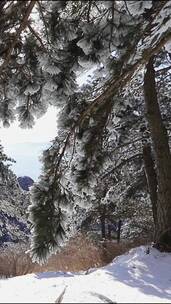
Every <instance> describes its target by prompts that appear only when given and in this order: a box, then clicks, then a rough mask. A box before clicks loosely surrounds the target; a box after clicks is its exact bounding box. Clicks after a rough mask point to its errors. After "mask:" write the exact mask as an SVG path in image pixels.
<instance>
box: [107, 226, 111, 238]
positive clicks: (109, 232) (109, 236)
mask: <svg viewBox="0 0 171 304" xmlns="http://www.w3.org/2000/svg"><path fill="white" fill-rule="evenodd" d="M107 237H108V240H111V238H112V231H111V224H108V234H107Z"/></svg>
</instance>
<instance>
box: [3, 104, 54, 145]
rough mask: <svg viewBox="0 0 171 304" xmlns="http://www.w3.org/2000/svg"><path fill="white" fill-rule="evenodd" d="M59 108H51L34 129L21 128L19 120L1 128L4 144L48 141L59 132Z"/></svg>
mask: <svg viewBox="0 0 171 304" xmlns="http://www.w3.org/2000/svg"><path fill="white" fill-rule="evenodd" d="M56 115H57V110H56V109H55V108H52V107H51V108H49V109H48V111H47V113H46V114H45V115H44V116H43V117H41V118H39V119H38V120H37V122H36V124H35V125H34V126H33V128H32V129H21V128H20V127H19V123H18V122H14V123H13V124H12V125H11V126H10V127H9V128H3V127H1V129H0V140H1V142H2V145H3V146H8V145H10V144H14V143H15V144H16V143H22V142H30V143H32V142H48V141H50V140H52V139H53V138H54V137H55V136H56V133H57V127H56Z"/></svg>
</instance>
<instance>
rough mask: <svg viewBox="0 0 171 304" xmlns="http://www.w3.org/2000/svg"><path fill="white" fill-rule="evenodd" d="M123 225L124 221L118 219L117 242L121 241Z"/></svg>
mask: <svg viewBox="0 0 171 304" xmlns="http://www.w3.org/2000/svg"><path fill="white" fill-rule="evenodd" d="M121 226H122V221H121V220H119V221H118V230H117V243H118V244H119V243H120V239H121Z"/></svg>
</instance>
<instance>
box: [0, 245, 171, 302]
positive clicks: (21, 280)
mask: <svg viewBox="0 0 171 304" xmlns="http://www.w3.org/2000/svg"><path fill="white" fill-rule="evenodd" d="M64 289H65V293H64V295H63V299H62V303H116V302H117V303H171V254H168V253H160V252H158V251H157V250H155V249H154V248H151V249H150V253H149V254H146V247H144V246H141V247H138V248H135V249H132V250H131V251H130V252H129V253H128V254H126V255H122V256H120V257H118V258H116V259H114V261H113V262H112V263H111V264H109V265H107V266H105V267H103V268H99V269H91V270H90V272H89V273H88V274H85V272H80V273H63V272H47V273H37V274H29V275H25V276H20V277H14V278H10V279H5V280H4V279H2V280H0V303H55V301H56V300H57V298H58V297H59V296H60V294H62V292H63V291H64Z"/></svg>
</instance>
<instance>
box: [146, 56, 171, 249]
mask: <svg viewBox="0 0 171 304" xmlns="http://www.w3.org/2000/svg"><path fill="white" fill-rule="evenodd" d="M146 68H147V70H146V73H145V77H144V96H145V105H146V116H147V121H148V124H149V129H150V133H151V138H152V143H153V148H154V153H155V161H156V173H157V184H158V189H157V227H156V228H157V235H156V237H157V239H156V242H157V245H158V247H159V248H161V249H164V250H170V248H171V155H170V150H169V143H168V135H167V131H166V128H165V126H164V124H163V121H162V117H161V113H160V108H159V104H158V100H157V92H156V86H155V70H154V66H153V58H151V59H150V60H149V62H148V64H147V67H146Z"/></svg>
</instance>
